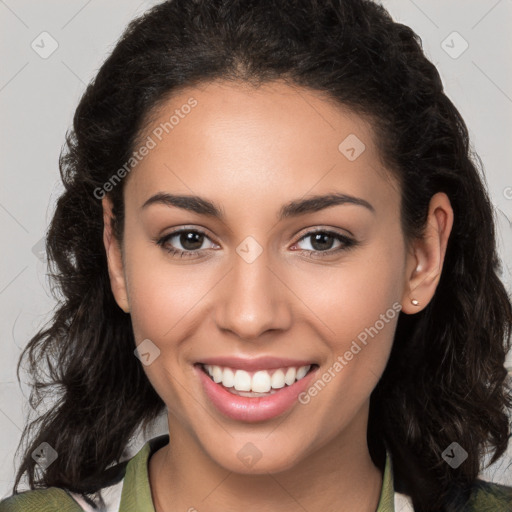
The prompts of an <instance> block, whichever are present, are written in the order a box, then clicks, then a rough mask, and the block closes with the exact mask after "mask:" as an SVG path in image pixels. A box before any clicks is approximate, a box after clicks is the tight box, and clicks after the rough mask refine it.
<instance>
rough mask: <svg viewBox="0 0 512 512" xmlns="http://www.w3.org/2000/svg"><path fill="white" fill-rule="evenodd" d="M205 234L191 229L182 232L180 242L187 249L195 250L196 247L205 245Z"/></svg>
mask: <svg viewBox="0 0 512 512" xmlns="http://www.w3.org/2000/svg"><path fill="white" fill-rule="evenodd" d="M203 236H204V235H202V234H201V233H192V232H190V231H189V232H187V233H182V234H181V236H180V243H181V245H182V246H183V247H184V248H185V249H187V250H189V251H194V250H196V249H200V248H201V246H202V245H203ZM194 244H195V245H194ZM191 245H192V246H191Z"/></svg>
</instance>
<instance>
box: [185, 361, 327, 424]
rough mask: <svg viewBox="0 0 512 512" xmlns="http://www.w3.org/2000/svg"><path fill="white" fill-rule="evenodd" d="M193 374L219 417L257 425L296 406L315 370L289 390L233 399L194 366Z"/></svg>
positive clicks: (232, 395)
mask: <svg viewBox="0 0 512 512" xmlns="http://www.w3.org/2000/svg"><path fill="white" fill-rule="evenodd" d="M195 370H196V371H197V372H198V374H199V379H200V380H201V383H202V385H203V389H204V391H205V393H206V395H207V396H208V398H209V399H210V400H211V402H212V403H213V405H214V406H215V407H216V408H217V409H218V410H219V411H220V412H221V413H222V414H224V415H226V416H228V417H229V418H231V419H234V420H238V421H245V422H257V421H265V420H270V419H272V418H275V417H276V416H279V415H280V414H283V413H284V412H285V411H287V410H288V409H290V408H291V407H292V406H293V404H295V403H297V402H298V399H297V397H298V396H299V394H300V393H302V392H303V391H304V390H306V389H307V388H308V387H309V383H310V381H311V379H312V378H313V375H314V374H315V373H316V370H317V368H314V369H313V370H312V371H310V372H309V373H308V374H307V375H306V376H305V377H303V378H302V379H300V380H298V381H296V382H295V383H294V384H292V385H291V386H285V387H284V388H281V389H279V390H276V393H273V394H272V395H266V396H262V397H245V396H239V395H234V394H233V393H230V392H229V391H228V390H227V389H226V388H225V387H224V386H222V385H220V384H216V383H215V382H213V380H212V379H211V378H210V377H209V376H208V375H206V373H205V372H204V371H203V369H202V367H201V366H200V365H196V366H195Z"/></svg>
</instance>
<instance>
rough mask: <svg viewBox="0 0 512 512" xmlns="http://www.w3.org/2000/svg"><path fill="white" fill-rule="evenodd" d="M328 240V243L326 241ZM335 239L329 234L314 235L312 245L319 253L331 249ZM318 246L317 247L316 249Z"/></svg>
mask: <svg viewBox="0 0 512 512" xmlns="http://www.w3.org/2000/svg"><path fill="white" fill-rule="evenodd" d="M326 240H327V241H326ZM332 241H333V237H332V236H331V235H329V234H327V233H316V234H315V235H313V241H312V243H311V245H312V246H313V248H314V249H315V250H317V251H320V250H325V249H330V248H331V245H332ZM315 245H316V247H315Z"/></svg>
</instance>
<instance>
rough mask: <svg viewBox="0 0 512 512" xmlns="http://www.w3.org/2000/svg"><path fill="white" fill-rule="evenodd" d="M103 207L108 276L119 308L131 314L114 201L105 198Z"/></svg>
mask: <svg viewBox="0 0 512 512" xmlns="http://www.w3.org/2000/svg"><path fill="white" fill-rule="evenodd" d="M101 203H102V207H103V244H104V246H105V253H106V256H107V264H108V275H109V277H110V287H111V289H112V293H113V295H114V298H115V300H116V302H117V304H118V306H119V307H120V308H121V309H122V310H123V311H124V312H125V313H129V312H130V305H129V301H128V293H127V289H126V279H125V276H124V268H123V260H122V255H121V248H120V246H119V243H118V240H117V238H116V237H115V235H114V232H113V229H112V219H113V217H114V216H113V213H112V201H111V200H110V198H109V197H107V196H105V197H104V198H103V199H102V201H101Z"/></svg>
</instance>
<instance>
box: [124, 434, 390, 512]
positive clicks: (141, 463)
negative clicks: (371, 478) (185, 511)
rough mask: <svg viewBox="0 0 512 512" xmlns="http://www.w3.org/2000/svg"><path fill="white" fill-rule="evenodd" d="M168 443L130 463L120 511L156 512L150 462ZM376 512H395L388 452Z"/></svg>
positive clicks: (158, 441) (158, 442) (155, 443)
mask: <svg viewBox="0 0 512 512" xmlns="http://www.w3.org/2000/svg"><path fill="white" fill-rule="evenodd" d="M168 442H169V436H168V435H167V434H166V435H163V436H159V437H155V438H153V439H151V440H149V441H148V442H147V443H146V444H145V445H144V446H143V447H142V449H141V450H140V451H139V452H138V453H137V454H136V455H135V456H134V457H133V458H132V459H131V460H130V461H129V462H128V465H127V466H126V473H125V477H124V481H123V490H122V494H121V506H120V507H119V510H122V512H155V508H154V506H153V500H152V498H151V487H150V485H149V473H148V461H149V458H150V456H151V455H152V454H153V453H155V452H156V451H157V450H158V449H159V448H161V447H162V446H165V445H166V444H167V443H168ZM376 512H395V507H394V489H393V471H392V462H391V457H390V456H389V452H386V464H385V467H384V475H383V479H382V490H381V493H380V498H379V505H378V507H377V511H376Z"/></svg>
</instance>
